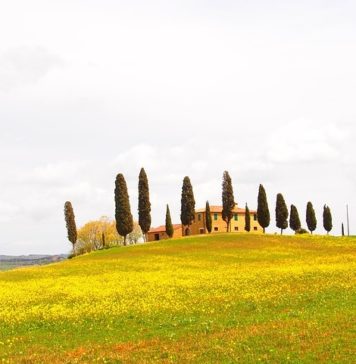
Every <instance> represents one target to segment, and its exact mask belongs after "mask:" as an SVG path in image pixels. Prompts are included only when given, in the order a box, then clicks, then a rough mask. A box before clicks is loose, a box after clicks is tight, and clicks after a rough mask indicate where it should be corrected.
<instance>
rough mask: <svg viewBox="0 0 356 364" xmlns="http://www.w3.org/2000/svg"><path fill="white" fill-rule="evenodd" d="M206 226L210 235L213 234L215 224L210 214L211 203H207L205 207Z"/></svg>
mask: <svg viewBox="0 0 356 364" xmlns="http://www.w3.org/2000/svg"><path fill="white" fill-rule="evenodd" d="M205 226H206V230H208V233H209V234H210V233H211V230H212V228H213V224H212V221H211V212H210V205H209V201H206V205H205Z"/></svg>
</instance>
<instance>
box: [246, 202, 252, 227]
mask: <svg viewBox="0 0 356 364" xmlns="http://www.w3.org/2000/svg"><path fill="white" fill-rule="evenodd" d="M245 231H247V232H248V233H249V232H250V231H251V215H250V209H249V208H248V206H247V203H246V207H245Z"/></svg>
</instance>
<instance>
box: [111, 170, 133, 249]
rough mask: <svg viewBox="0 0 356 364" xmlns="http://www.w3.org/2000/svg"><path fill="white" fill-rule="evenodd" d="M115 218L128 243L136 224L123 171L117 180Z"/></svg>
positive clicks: (121, 233) (117, 226) (118, 228)
mask: <svg viewBox="0 0 356 364" xmlns="http://www.w3.org/2000/svg"><path fill="white" fill-rule="evenodd" d="M115 219H116V230H117V232H118V233H119V234H120V235H122V236H123V237H124V245H126V238H127V235H128V234H130V233H131V232H132V230H133V227H134V224H133V218H132V214H131V207H130V200H129V194H128V192H127V185H126V181H125V177H124V176H123V175H122V174H121V173H119V174H118V175H117V177H116V181H115Z"/></svg>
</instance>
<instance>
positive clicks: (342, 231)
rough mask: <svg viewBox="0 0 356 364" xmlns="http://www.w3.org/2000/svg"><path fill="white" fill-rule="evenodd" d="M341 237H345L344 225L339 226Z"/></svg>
mask: <svg viewBox="0 0 356 364" xmlns="http://www.w3.org/2000/svg"><path fill="white" fill-rule="evenodd" d="M341 235H342V236H345V228H344V223H342V224H341Z"/></svg>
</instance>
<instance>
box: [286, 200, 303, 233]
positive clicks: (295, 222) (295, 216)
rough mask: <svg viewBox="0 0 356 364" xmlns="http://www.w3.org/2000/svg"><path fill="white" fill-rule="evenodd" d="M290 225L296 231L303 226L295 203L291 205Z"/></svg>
mask: <svg viewBox="0 0 356 364" xmlns="http://www.w3.org/2000/svg"><path fill="white" fill-rule="evenodd" d="M289 227H290V228H291V229H292V230H293V231H294V232H296V231H298V230H300V228H301V227H302V224H301V223H300V218H299V213H298V210H297V208H296V207H295V206H294V205H291V207H290V218H289Z"/></svg>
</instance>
